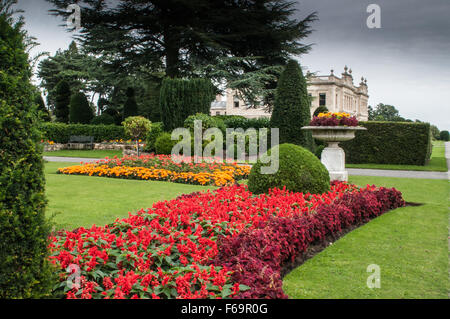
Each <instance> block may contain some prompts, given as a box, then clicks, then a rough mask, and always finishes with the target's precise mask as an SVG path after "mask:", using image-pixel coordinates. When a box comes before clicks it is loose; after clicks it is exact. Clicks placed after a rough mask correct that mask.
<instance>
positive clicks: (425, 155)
mask: <svg viewBox="0 0 450 319" xmlns="http://www.w3.org/2000/svg"><path fill="white" fill-rule="evenodd" d="M359 125H361V126H364V127H365V128H367V131H360V132H357V133H356V138H355V139H353V140H351V141H348V142H344V143H341V146H342V148H343V149H344V150H345V155H346V161H347V163H351V164H361V163H375V164H404V165H408V164H409V165H425V164H426V163H427V162H428V160H429V159H430V156H431V147H432V146H431V130H430V124H428V123H408V122H405V123H403V122H359Z"/></svg>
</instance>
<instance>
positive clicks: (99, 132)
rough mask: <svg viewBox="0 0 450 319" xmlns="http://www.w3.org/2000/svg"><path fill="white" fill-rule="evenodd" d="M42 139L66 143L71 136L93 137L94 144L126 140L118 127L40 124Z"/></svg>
mask: <svg viewBox="0 0 450 319" xmlns="http://www.w3.org/2000/svg"><path fill="white" fill-rule="evenodd" d="M41 130H42V133H43V136H44V137H43V138H44V139H46V140H50V141H53V142H56V143H67V142H69V138H70V136H72V135H85V136H93V137H94V141H95V142H103V141H109V140H118V139H121V138H122V139H128V138H129V137H128V136H126V134H125V131H124V129H123V126H118V125H90V124H64V123H50V122H47V123H42V125H41Z"/></svg>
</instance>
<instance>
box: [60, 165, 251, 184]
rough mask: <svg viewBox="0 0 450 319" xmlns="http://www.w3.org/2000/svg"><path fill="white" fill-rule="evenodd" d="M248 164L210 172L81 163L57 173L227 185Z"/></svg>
mask: <svg viewBox="0 0 450 319" xmlns="http://www.w3.org/2000/svg"><path fill="white" fill-rule="evenodd" d="M250 169H251V168H250V166H238V165H235V164H233V165H229V166H225V165H223V166H221V169H216V170H214V171H212V172H197V173H194V172H175V171H172V170H168V169H164V168H155V167H150V168H146V167H132V166H122V165H118V166H114V167H110V166H108V165H105V164H103V165H101V164H92V163H90V164H82V165H74V166H69V167H64V168H59V169H58V173H61V174H69V175H89V176H105V177H115V178H128V179H141V180H157V181H170V182H176V183H185V184H195V185H213V186H219V187H221V186H228V185H233V184H235V182H236V180H237V179H242V178H247V177H248V174H249V173H250Z"/></svg>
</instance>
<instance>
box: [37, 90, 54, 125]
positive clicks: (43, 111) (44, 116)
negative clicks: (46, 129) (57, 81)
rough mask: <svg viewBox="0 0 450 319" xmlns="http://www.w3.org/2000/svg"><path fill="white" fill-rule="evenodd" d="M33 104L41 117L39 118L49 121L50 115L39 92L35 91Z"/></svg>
mask: <svg viewBox="0 0 450 319" xmlns="http://www.w3.org/2000/svg"><path fill="white" fill-rule="evenodd" d="M34 104H36V106H37V111H38V113H39V116H40V117H41V120H42V121H44V122H50V121H51V120H52V119H51V117H50V112H49V111H48V110H47V108H46V107H45V102H44V99H43V98H42V95H41V93H40V92H36V93H35V97H34Z"/></svg>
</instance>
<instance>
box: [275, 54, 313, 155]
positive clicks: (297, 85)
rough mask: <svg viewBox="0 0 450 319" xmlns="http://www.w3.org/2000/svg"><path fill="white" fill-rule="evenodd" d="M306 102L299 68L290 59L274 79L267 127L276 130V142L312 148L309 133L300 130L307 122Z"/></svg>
mask: <svg viewBox="0 0 450 319" xmlns="http://www.w3.org/2000/svg"><path fill="white" fill-rule="evenodd" d="M310 105H311V102H310V97H309V96H308V91H307V84H306V80H305V78H304V76H303V72H302V69H301V68H300V66H299V65H298V63H297V62H296V61H294V60H291V61H289V63H288V64H287V65H286V68H285V70H284V71H283V73H282V74H281V76H280V79H279V81H278V85H277V90H276V93H275V103H274V109H273V113H272V117H271V119H270V125H271V127H273V128H279V129H280V144H282V143H292V144H296V145H301V146H303V147H305V148H307V149H308V150H310V151H314V141H313V138H312V134H311V132H309V131H305V130H301V128H302V127H303V126H307V125H308V124H309V123H310V122H311V111H310Z"/></svg>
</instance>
